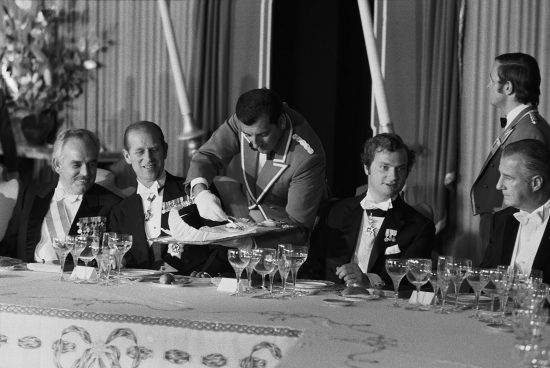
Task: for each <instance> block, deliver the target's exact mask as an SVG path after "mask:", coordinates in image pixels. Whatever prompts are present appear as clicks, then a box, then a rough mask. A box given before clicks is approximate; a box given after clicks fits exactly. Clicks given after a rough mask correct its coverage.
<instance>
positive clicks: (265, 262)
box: [254, 248, 277, 290]
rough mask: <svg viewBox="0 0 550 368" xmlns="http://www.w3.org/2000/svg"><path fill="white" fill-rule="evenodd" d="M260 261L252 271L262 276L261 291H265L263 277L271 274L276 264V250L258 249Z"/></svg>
mask: <svg viewBox="0 0 550 368" xmlns="http://www.w3.org/2000/svg"><path fill="white" fill-rule="evenodd" d="M257 250H259V251H260V259H259V260H258V262H256V265H255V266H254V269H255V270H256V272H258V273H259V274H260V275H261V276H262V289H263V290H265V289H266V288H265V275H267V274H269V273H271V272H272V271H273V270H274V269H275V266H276V264H277V250H276V249H273V248H259V249H257Z"/></svg>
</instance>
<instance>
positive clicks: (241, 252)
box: [227, 249, 252, 296]
mask: <svg viewBox="0 0 550 368" xmlns="http://www.w3.org/2000/svg"><path fill="white" fill-rule="evenodd" d="M251 256H252V252H251V251H250V250H247V249H229V250H228V251H227V260H228V261H229V263H230V264H231V266H232V267H233V270H235V277H236V279H237V290H235V293H233V294H231V295H232V296H240V295H241V293H240V290H241V288H240V286H241V274H242V273H243V270H244V269H245V268H246V265H248V262H250V257H251Z"/></svg>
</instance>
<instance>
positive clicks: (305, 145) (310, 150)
mask: <svg viewBox="0 0 550 368" xmlns="http://www.w3.org/2000/svg"><path fill="white" fill-rule="evenodd" d="M292 139H294V140H295V141H296V142H298V143H299V144H300V146H302V147H303V148H304V149H305V150H306V152H307V153H309V154H310V155H312V154H313V152H314V151H313V148H311V146H310V145H309V143H307V142H306V141H305V140H304V138H302V137H300V136H299V135H298V134H296V133H294V134H292Z"/></svg>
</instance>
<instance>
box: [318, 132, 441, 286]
mask: <svg viewBox="0 0 550 368" xmlns="http://www.w3.org/2000/svg"><path fill="white" fill-rule="evenodd" d="M361 159H362V162H363V167H364V170H365V174H366V175H367V178H368V188H367V193H366V194H361V195H359V196H357V197H354V198H346V199H343V200H340V201H338V202H336V203H335V204H333V205H332V206H331V207H330V209H329V210H328V212H327V214H326V216H323V218H322V219H321V222H320V223H319V226H318V229H319V231H318V232H317V230H316V234H315V239H316V241H319V243H320V245H319V247H318V248H317V247H316V249H314V250H315V254H312V258H313V259H312V262H311V263H310V267H313V268H315V267H317V268H323V269H324V271H325V274H324V275H320V274H315V273H313V274H312V276H316V277H322V278H327V279H335V278H340V279H343V280H344V281H345V282H346V284H348V285H350V284H359V285H364V286H366V285H368V278H367V276H366V274H367V273H375V274H378V275H379V276H380V277H381V278H382V280H383V281H384V282H385V283H386V286H387V287H391V285H392V282H391V279H390V277H389V276H388V274H387V273H386V271H385V261H386V259H387V258H403V259H405V258H413V257H417V258H431V250H432V248H433V246H434V244H433V243H434V238H435V226H434V223H433V222H432V221H431V220H429V219H427V218H426V217H424V216H423V215H421V214H420V213H419V212H417V211H416V210H415V209H413V208H412V207H411V206H409V205H408V204H406V203H405V202H404V201H403V199H402V198H401V197H400V196H399V193H400V192H401V190H402V189H403V186H404V185H405V182H406V180H407V177H408V175H409V172H410V170H411V169H412V165H413V164H414V154H413V152H412V151H410V150H409V149H408V147H407V146H406V145H405V143H403V141H402V140H401V138H400V137H399V136H398V135H396V134H390V133H382V134H378V135H376V136H374V137H373V138H370V139H369V140H367V142H366V143H365V146H364V148H363V153H362V154H361ZM315 245H317V244H315ZM323 261H326V264H325V265H322V264H323Z"/></svg>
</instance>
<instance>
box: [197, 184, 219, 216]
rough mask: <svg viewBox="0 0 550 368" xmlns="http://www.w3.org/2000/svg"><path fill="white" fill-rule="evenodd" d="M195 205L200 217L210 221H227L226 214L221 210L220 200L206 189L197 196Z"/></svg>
mask: <svg viewBox="0 0 550 368" xmlns="http://www.w3.org/2000/svg"><path fill="white" fill-rule="evenodd" d="M195 204H196V205H197V209H198V210H199V214H200V215H201V217H203V218H205V219H208V220H212V221H227V214H226V213H225V212H224V211H223V210H222V204H221V201H220V199H219V198H218V197H216V196H215V195H214V194H212V192H211V191H209V190H208V189H205V190H202V191H200V193H199V194H197V196H196V197H195Z"/></svg>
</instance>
